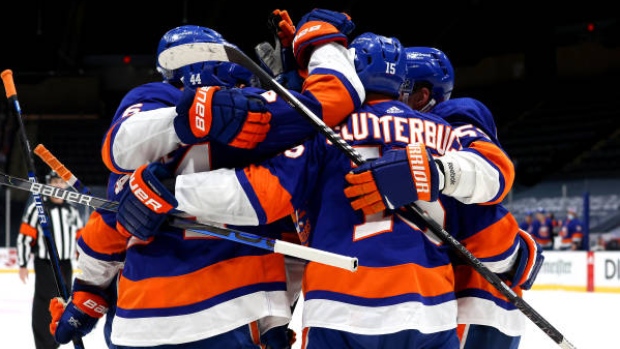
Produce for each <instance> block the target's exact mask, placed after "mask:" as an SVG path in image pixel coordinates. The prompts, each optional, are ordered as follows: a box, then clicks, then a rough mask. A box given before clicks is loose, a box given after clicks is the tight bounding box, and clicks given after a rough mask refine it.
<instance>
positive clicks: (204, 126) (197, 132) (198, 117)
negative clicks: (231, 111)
mask: <svg viewBox="0 0 620 349" xmlns="http://www.w3.org/2000/svg"><path fill="white" fill-rule="evenodd" d="M219 89H220V87H219V86H205V87H201V88H199V89H197V90H196V95H195V96H194V102H193V103H192V106H191V107H190V108H189V115H190V121H193V122H190V125H189V126H190V129H191V130H192V133H193V134H194V137H196V138H203V137H206V136H207V135H208V134H209V131H211V119H212V116H211V102H212V101H213V94H214V93H215V91H218V90H219Z"/></svg>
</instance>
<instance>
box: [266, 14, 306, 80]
mask: <svg viewBox="0 0 620 349" xmlns="http://www.w3.org/2000/svg"><path fill="white" fill-rule="evenodd" d="M267 26H268V27H269V30H270V31H271V32H272V34H273V36H274V41H275V46H272V45H271V44H270V43H268V42H266V41H265V42H261V43H260V44H258V45H256V47H254V51H255V52H256V55H257V57H258V60H259V62H260V64H261V66H262V67H263V68H264V69H265V70H266V71H267V72H269V73H270V74H271V76H273V77H275V79H276V81H277V82H278V83H280V84H281V85H282V86H284V87H286V88H287V89H290V90H295V91H301V88H302V85H303V79H302V77H301V76H300V75H299V73H298V72H297V62H295V56H294V55H293V49H292V47H291V45H292V42H293V38H294V37H295V25H294V24H293V21H292V20H291V17H290V16H289V14H288V12H287V11H286V10H278V9H276V10H274V11H273V12H272V13H271V14H270V15H269V19H268V21H267Z"/></svg>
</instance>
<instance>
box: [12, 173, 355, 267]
mask: <svg viewBox="0 0 620 349" xmlns="http://www.w3.org/2000/svg"><path fill="white" fill-rule="evenodd" d="M0 184H1V185H5V186H8V187H11V188H15V189H20V190H25V191H29V192H31V193H33V194H36V195H44V196H53V197H58V198H62V199H64V200H66V201H69V202H73V203H76V204H80V205H86V206H89V207H92V208H95V209H104V210H108V211H112V212H117V211H118V202H116V201H109V200H106V199H103V198H98V197H95V196H92V195H88V194H82V193H77V192H74V191H68V190H64V189H61V188H57V187H53V186H51V185H47V184H41V183H32V182H30V181H27V180H25V179H21V178H17V177H13V176H9V175H7V174H4V173H1V172H0ZM168 224H170V225H171V226H173V227H176V228H181V229H186V230H191V231H193V232H196V233H198V234H203V235H209V236H214V237H219V238H222V239H225V240H230V241H234V242H238V243H241V244H244V245H249V246H253V247H257V248H261V249H264V250H268V251H272V252H277V253H281V254H285V255H290V256H292V257H297V258H301V259H305V260H309V261H313V262H317V263H322V264H327V265H331V266H334V267H338V268H343V269H346V270H349V271H356V270H357V267H358V260H357V258H355V257H349V256H343V255H340V254H335V253H330V252H327V251H323V250H318V249H315V248H311V247H307V246H302V245H298V246H297V247H292V246H289V245H288V244H287V243H286V242H285V241H282V240H278V239H271V238H267V237H264V236H260V235H254V234H250V233H246V232H243V231H239V230H234V229H230V228H224V227H217V226H212V225H207V224H203V223H198V222H196V221H192V220H189V219H186V218H182V217H176V216H171V217H170V219H169V221H168ZM291 245H294V244H291Z"/></svg>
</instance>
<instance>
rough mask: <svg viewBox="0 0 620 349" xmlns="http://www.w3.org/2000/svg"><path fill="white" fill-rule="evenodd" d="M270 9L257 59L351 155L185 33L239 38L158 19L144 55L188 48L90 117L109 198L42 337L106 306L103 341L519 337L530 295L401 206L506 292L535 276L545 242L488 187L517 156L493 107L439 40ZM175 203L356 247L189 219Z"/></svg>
mask: <svg viewBox="0 0 620 349" xmlns="http://www.w3.org/2000/svg"><path fill="white" fill-rule="evenodd" d="M270 21H271V23H273V28H272V29H273V32H274V38H275V45H274V46H271V45H269V44H266V43H262V44H261V45H259V46H257V48H256V53H257V56H258V58H259V61H260V64H261V66H262V67H263V68H264V69H265V70H266V71H268V72H269V73H270V74H271V75H272V76H273V78H274V79H275V81H278V82H279V83H281V84H282V85H283V86H285V87H286V88H287V89H288V91H289V92H290V93H291V94H292V95H293V96H294V97H295V98H296V99H298V100H299V101H300V102H302V103H303V105H305V106H306V107H307V108H308V109H309V110H310V111H311V112H312V113H314V114H315V115H316V116H318V117H319V118H320V119H321V120H322V121H323V122H324V123H325V125H326V126H329V127H330V128H332V129H333V130H334V131H335V132H336V133H337V134H338V135H339V136H340V137H341V138H342V139H343V140H344V141H345V142H346V143H347V144H348V145H350V146H351V147H352V148H353V149H355V151H357V152H359V153H360V154H361V155H362V156H363V157H364V159H365V161H364V162H363V163H361V164H356V163H354V162H353V161H351V158H350V157H349V156H348V154H346V153H345V152H344V151H343V150H342V148H341V147H338V146H336V144H334V142H331V141H330V139H328V138H327V137H326V136H325V135H324V134H322V133H321V132H318V131H317V129H316V127H315V125H313V124H312V123H311V122H309V120H308V119H307V118H306V117H304V115H301V114H300V113H299V112H298V111H297V110H296V109H294V108H292V107H291V105H290V104H289V103H288V101H287V99H286V98H283V97H282V96H280V95H278V94H277V93H274V91H273V90H270V89H267V88H264V87H263V86H262V85H261V81H260V80H259V79H257V77H256V76H254V74H253V73H252V72H251V71H250V70H248V69H247V68H246V67H243V66H241V65H238V64H236V63H232V62H225V61H200V60H193V59H192V57H201V55H200V54H194V53H193V52H192V50H198V47H199V45H196V44H200V43H214V44H224V45H232V46H234V43H229V42H227V41H226V40H225V38H224V37H223V36H222V35H221V34H220V33H218V32H217V31H215V30H213V29H210V28H205V27H199V26H192V25H185V26H181V27H177V28H174V29H172V30H170V31H168V32H167V33H165V34H164V36H163V37H162V38H161V40H160V43H159V46H158V48H157V56H158V58H159V57H162V55H166V54H168V55H169V54H170V52H171V51H170V50H178V49H179V48H182V49H183V51H182V52H186V53H187V56H186V57H184V61H186V62H187V64H184V65H183V66H181V67H178V68H175V69H170V67H169V66H168V65H166V64H162V61H161V60H159V59H158V66H157V69H158V71H159V72H160V73H161V75H162V77H163V81H161V82H152V83H147V84H144V85H141V86H138V87H136V88H134V89H132V90H131V91H129V92H128V93H127V94H126V95H125V96H124V98H123V99H122V101H121V102H120V105H119V107H118V109H117V110H116V113H115V115H114V117H113V120H112V123H111V125H110V127H109V129H108V130H107V132H106V134H105V135H104V138H103V142H102V149H101V156H102V160H103V162H104V164H105V165H106V167H107V168H108V169H109V171H110V175H109V181H108V187H107V198H108V199H109V200H114V201H118V202H119V206H118V211H117V212H111V211H106V210H95V211H94V212H93V214H92V215H91V217H90V218H89V220H88V222H87V223H86V226H85V227H84V229H82V232H81V235H80V238H79V240H78V243H77V248H78V252H79V259H78V263H79V268H80V269H81V270H82V273H81V274H80V275H77V276H76V278H75V280H74V282H73V287H72V292H71V298H70V299H69V301H68V302H67V303H65V302H64V301H63V300H62V299H61V298H55V299H53V300H52V302H51V303H50V312H51V313H52V322H51V324H50V330H51V332H52V334H53V335H54V338H55V339H56V341H57V342H58V343H68V342H70V341H71V340H72V339H73V338H76V337H82V336H85V335H87V334H88V333H89V332H91V331H92V329H93V328H94V326H95V325H96V324H97V322H98V321H99V319H100V318H102V317H104V316H106V335H107V339H108V340H109V343H108V346H109V348H174V347H179V348H239V349H241V348H262V349H287V348H291V347H292V344H293V343H294V342H295V341H298V342H301V348H305V349H326V348H334V349H336V348H337V349H347V348H350V349H358V348H359V349H379V348H389V349H397V348H403V349H405V348H410V349H439V348H442V349H459V348H477V349H480V348H507V349H516V348H518V346H519V341H520V336H521V335H522V334H523V333H524V330H525V317H524V315H523V314H522V313H521V312H520V311H519V310H518V309H517V308H516V307H515V305H514V304H512V303H511V302H510V301H508V300H507V299H506V298H505V297H504V296H502V294H501V293H500V292H498V291H497V290H496V289H495V288H494V286H492V285H491V284H490V283H489V282H487V281H486V280H485V279H484V278H483V277H482V276H480V275H479V274H478V273H477V272H476V270H474V269H473V268H472V267H471V266H470V265H468V264H467V263H465V262H463V261H462V260H460V258H459V256H458V255H457V254H455V253H454V252H453V251H452V250H451V249H450V248H449V246H446V245H445V244H444V243H442V242H441V240H439V239H438V238H437V237H436V236H434V235H433V233H432V230H431V229H429V227H428V226H427V223H425V221H424V220H422V219H420V218H419V217H415V216H413V215H411V214H410V213H409V211H407V210H406V209H405V207H406V206H407V205H410V204H415V205H417V206H419V207H420V208H421V209H423V210H424V212H426V213H427V214H428V217H430V218H431V219H433V220H434V221H435V222H438V223H440V224H441V225H442V226H443V227H444V228H445V229H446V230H447V231H449V232H450V234H451V235H452V236H454V237H455V238H456V239H457V240H458V241H459V242H460V243H462V244H463V246H465V247H466V248H467V249H468V250H469V251H471V252H472V254H473V255H475V256H476V257H477V258H478V259H479V260H480V261H481V262H482V263H483V264H484V265H485V266H486V267H487V268H489V270H491V271H492V272H493V273H495V274H497V275H498V276H499V277H501V279H502V280H504V281H505V282H506V284H507V285H509V286H510V287H511V288H512V290H513V291H514V292H515V293H516V294H518V295H521V294H522V292H523V290H527V289H529V288H530V287H531V286H532V284H533V282H534V280H535V277H536V274H537V272H538V269H539V268H540V266H541V265H542V259H543V256H542V250H541V249H540V247H539V246H538V244H537V243H536V242H535V241H534V240H533V238H532V237H531V236H530V235H529V234H528V233H526V232H524V231H523V230H521V229H519V225H518V223H517V221H516V220H515V218H514V216H513V215H512V214H511V213H510V212H509V211H508V210H507V209H506V208H505V207H504V206H503V205H502V204H501V202H502V200H503V199H504V198H505V196H506V195H507V194H508V192H509V191H510V189H511V187H512V184H513V182H514V176H515V171H514V166H513V164H512V162H511V160H510V158H509V157H508V155H507V154H506V153H505V152H504V151H503V149H502V148H501V145H500V143H499V141H498V135H497V133H496V128H495V122H494V120H493V115H492V114H491V112H490V111H489V110H488V109H487V108H486V106H485V105H484V104H482V103H481V102H480V101H477V100H475V99H472V98H453V99H451V98H450V96H451V93H452V89H453V86H454V69H453V67H452V65H451V63H450V61H449V59H448V57H447V56H446V55H445V54H444V53H443V52H442V51H440V50H438V49H436V48H432V47H419V46H403V44H402V43H401V42H400V41H399V39H398V38H396V37H386V36H383V35H381V34H379V33H372V32H365V33H363V34H360V35H358V36H356V37H350V34H351V33H352V32H353V30H354V29H355V24H354V22H353V20H352V18H351V17H350V16H348V15H347V14H345V13H341V12H336V11H331V10H327V9H314V10H312V11H310V12H309V13H307V14H306V15H304V16H303V17H302V18H301V19H300V20H299V22H298V23H297V24H294V22H293V21H292V20H291V18H290V17H289V15H288V13H287V12H286V11H283V10H275V11H274V12H273V13H272V15H271V17H270ZM179 52H181V51H179ZM171 215H182V216H184V217H190V218H191V219H195V220H196V221H197V222H201V223H207V224H213V225H225V226H227V227H233V228H235V229H239V230H242V231H245V232H249V233H252V234H257V235H261V236H266V237H270V238H275V239H280V240H285V241H290V242H295V243H298V244H301V245H303V246H307V247H312V248H316V249H319V250H323V251H327V252H331V253H336V254H341V255H345V256H356V257H357V258H358V260H359V267H358V268H357V270H356V271H354V272H351V271H347V270H343V269H340V268H336V267H333V266H330V265H325V264H321V263H318V262H315V261H306V260H302V259H299V258H295V257H293V256H287V255H284V254H280V253H273V252H270V251H267V250H263V249H259V248H256V247H252V246H247V245H242V244H239V243H236V242H233V241H228V240H224V239H219V238H216V237H208V236H204V235H199V234H196V233H192V232H191V231H188V230H183V229H180V228H176V227H174V226H172V225H170V224H169V223H168V218H169V217H170V216H171ZM300 295H303V297H300ZM298 307H299V308H301V309H302V311H303V313H302V314H303V318H302V329H301V332H300V333H295V331H293V330H292V329H290V328H289V327H288V325H289V323H290V321H291V318H292V313H293V310H294V309H295V308H298Z"/></svg>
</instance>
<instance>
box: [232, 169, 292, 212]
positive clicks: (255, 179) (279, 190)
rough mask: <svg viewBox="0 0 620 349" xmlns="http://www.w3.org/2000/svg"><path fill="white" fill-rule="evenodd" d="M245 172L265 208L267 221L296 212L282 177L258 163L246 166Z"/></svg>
mask: <svg viewBox="0 0 620 349" xmlns="http://www.w3.org/2000/svg"><path fill="white" fill-rule="evenodd" d="M243 172H244V173H245V175H246V177H247V179H248V182H249V183H250V185H252V189H253V190H254V193H256V196H257V197H258V201H260V204H261V207H262V208H263V209H264V210H265V215H266V216H267V223H271V222H274V221H277V220H278V219H280V218H283V217H286V216H288V215H290V214H292V213H293V212H294V208H293V204H292V203H291V198H292V197H291V194H289V192H288V191H286V189H284V187H283V186H282V185H280V179H279V178H278V177H277V176H275V175H273V174H272V173H271V172H269V170H267V169H266V168H264V167H260V166H256V165H251V166H248V167H246V168H244V170H243Z"/></svg>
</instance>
